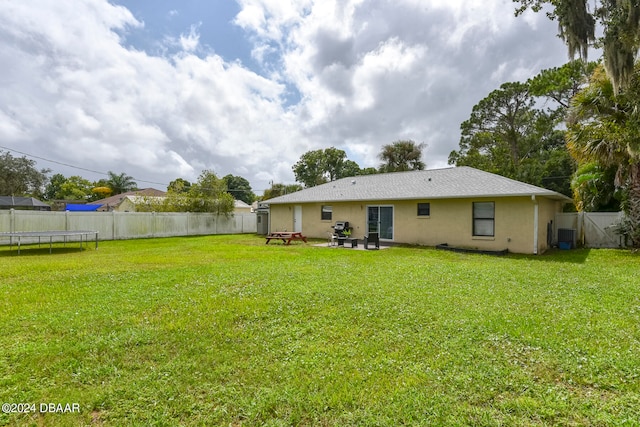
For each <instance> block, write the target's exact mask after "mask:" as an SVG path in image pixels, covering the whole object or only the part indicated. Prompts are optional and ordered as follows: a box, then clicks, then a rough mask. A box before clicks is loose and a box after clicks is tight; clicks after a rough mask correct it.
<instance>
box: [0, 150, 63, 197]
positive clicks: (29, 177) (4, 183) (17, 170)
mask: <svg viewBox="0 0 640 427" xmlns="http://www.w3.org/2000/svg"><path fill="white" fill-rule="evenodd" d="M49 172H51V171H50V170H49V169H40V170H38V169H37V168H36V162H35V161H34V160H29V159H27V158H26V157H25V156H23V157H13V156H12V155H11V153H9V152H8V151H7V152H2V151H0V195H3V196H27V197H37V198H43V196H44V189H45V184H46V183H47V174H48V173H49Z"/></svg>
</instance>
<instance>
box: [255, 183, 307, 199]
mask: <svg viewBox="0 0 640 427" xmlns="http://www.w3.org/2000/svg"><path fill="white" fill-rule="evenodd" d="M300 190H302V186H301V185H298V184H290V185H285V184H271V188H269V189H267V190H264V194H263V195H262V200H268V199H273V198H275V197H279V196H284V195H285V194H290V193H295V192H296V191H300Z"/></svg>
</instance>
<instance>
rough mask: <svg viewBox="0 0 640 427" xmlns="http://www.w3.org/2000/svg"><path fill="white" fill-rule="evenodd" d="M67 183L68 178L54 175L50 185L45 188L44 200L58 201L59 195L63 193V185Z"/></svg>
mask: <svg viewBox="0 0 640 427" xmlns="http://www.w3.org/2000/svg"><path fill="white" fill-rule="evenodd" d="M66 181H67V178H66V177H65V176H64V175H62V174H61V173H57V174H54V175H53V176H52V177H51V178H50V179H49V183H48V184H47V186H46V187H45V190H44V198H45V200H55V199H57V198H58V197H57V195H58V194H59V193H60V192H61V190H60V188H61V187H62V184H64V183H65V182H66Z"/></svg>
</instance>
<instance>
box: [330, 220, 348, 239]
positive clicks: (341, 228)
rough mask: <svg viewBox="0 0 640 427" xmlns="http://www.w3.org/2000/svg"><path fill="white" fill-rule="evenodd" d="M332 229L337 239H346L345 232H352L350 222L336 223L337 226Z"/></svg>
mask: <svg viewBox="0 0 640 427" xmlns="http://www.w3.org/2000/svg"><path fill="white" fill-rule="evenodd" d="M332 228H333V232H334V234H335V235H336V237H346V236H345V234H344V232H345V231H348V230H351V227H349V221H336V224H335V225H334V226H332Z"/></svg>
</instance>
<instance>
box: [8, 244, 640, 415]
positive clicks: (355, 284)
mask: <svg viewBox="0 0 640 427" xmlns="http://www.w3.org/2000/svg"><path fill="white" fill-rule="evenodd" d="M71 246H72V247H69V248H66V249H65V248H62V247H54V250H53V254H51V255H49V253H48V247H47V248H46V249H37V247H30V248H27V249H25V248H23V251H22V253H21V255H19V256H18V255H17V253H16V251H15V248H14V250H13V252H10V251H9V248H8V247H0V266H1V268H0V326H1V327H2V334H1V335H0V403H16V404H20V403H28V404H35V405H36V408H35V409H36V411H35V413H28V414H16V413H0V425H30V424H31V425H46V426H69V425H105V426H128V425H135V426H143V425H145V426H147V425H158V426H165V425H166V426H175V425H184V426H192V425H193V426H196V425H197V426H214V425H221V426H229V425H231V426H241V425H242V426H263V425H267V426H289V425H302V426H312V425H313V426H316V425H319V426H323V425H326V426H334V425H335V426H398V425H425V426H427V425H429V426H431V425H473V426H503V425H513V426H523V425H524V426H526V425H571V426H573V425H576V426H578V425H580V426H582V425H594V426H598V425H601V426H609V425H630V426H631V425H640V293H639V288H640V255H638V254H633V253H631V252H629V251H621V250H576V251H556V252H551V253H548V254H545V255H541V256H516V255H509V256H505V257H491V256H484V255H470V254H457V253H452V252H444V251H436V250H434V249H428V248H411V247H394V248H391V249H386V250H381V251H356V250H350V249H343V248H340V249H335V248H332V249H330V248H320V247H314V246H312V245H310V244H308V245H305V244H292V245H291V246H283V245H280V244H270V245H265V244H264V239H262V238H260V237H255V236H246V235H245V236H207V237H194V238H167V239H150V240H132V241H114V242H101V243H100V247H99V249H98V250H97V251H96V250H94V249H93V246H92V245H90V246H89V249H87V250H84V251H80V250H79V249H78V247H77V246H73V245H71ZM41 403H45V404H46V403H56V404H58V403H60V404H63V405H64V404H66V403H69V404H73V403H77V404H79V408H80V411H79V413H78V412H76V413H43V412H40V404H41ZM14 409H17V407H15V408H14Z"/></svg>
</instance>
